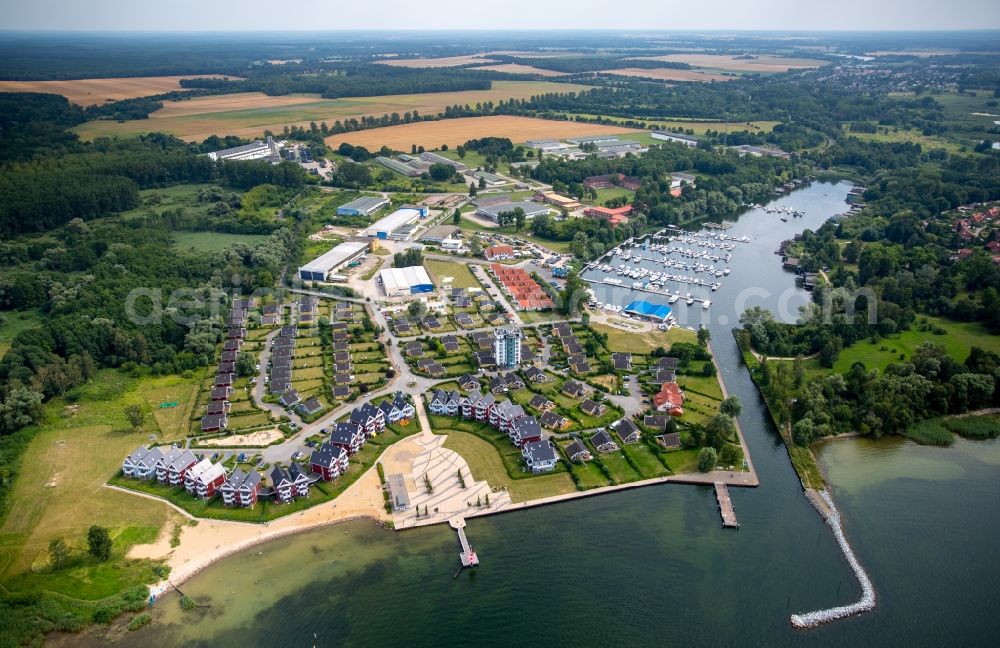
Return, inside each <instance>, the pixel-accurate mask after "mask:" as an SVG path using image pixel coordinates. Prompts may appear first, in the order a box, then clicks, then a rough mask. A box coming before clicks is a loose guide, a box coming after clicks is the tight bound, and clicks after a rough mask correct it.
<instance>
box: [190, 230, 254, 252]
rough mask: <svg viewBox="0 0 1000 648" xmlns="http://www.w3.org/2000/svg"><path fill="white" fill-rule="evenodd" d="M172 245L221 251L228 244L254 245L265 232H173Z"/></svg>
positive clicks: (192, 250)
mask: <svg viewBox="0 0 1000 648" xmlns="http://www.w3.org/2000/svg"><path fill="white" fill-rule="evenodd" d="M173 238H174V247H176V248H177V249H178V250H183V251H186V252H221V251H222V250H225V249H226V248H227V247H229V246H230V245H236V244H237V243H242V244H244V245H256V244H257V243H260V242H261V241H263V240H264V239H266V238H267V235H265V234H226V233H223V232H174V235H173Z"/></svg>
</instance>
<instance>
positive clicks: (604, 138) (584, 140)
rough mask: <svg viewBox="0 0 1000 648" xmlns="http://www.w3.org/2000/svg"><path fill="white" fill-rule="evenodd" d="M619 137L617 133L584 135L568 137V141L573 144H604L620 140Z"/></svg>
mask: <svg viewBox="0 0 1000 648" xmlns="http://www.w3.org/2000/svg"><path fill="white" fill-rule="evenodd" d="M619 139H620V138H619V137H618V136H617V135H584V136H582V137H567V138H566V141H567V142H572V143H573V144H604V143H609V142H618V141H619Z"/></svg>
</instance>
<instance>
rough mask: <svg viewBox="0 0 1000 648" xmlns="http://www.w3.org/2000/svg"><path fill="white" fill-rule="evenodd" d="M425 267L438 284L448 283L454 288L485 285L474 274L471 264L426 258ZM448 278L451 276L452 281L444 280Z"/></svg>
mask: <svg viewBox="0 0 1000 648" xmlns="http://www.w3.org/2000/svg"><path fill="white" fill-rule="evenodd" d="M424 267H425V268H427V272H428V273H430V275H431V278H432V279H433V280H434V283H435V284H436V285H438V286H441V285H447V286H450V287H452V288H480V289H481V288H482V287H483V286H482V284H481V283H479V280H478V279H476V278H475V277H474V276H473V275H472V272H471V271H470V270H469V266H468V265H465V264H462V263H458V262H457V261H434V260H431V259H426V260H425V261H424ZM446 278H450V279H451V281H450V282H447V283H446V282H445V281H444V280H445V279H446Z"/></svg>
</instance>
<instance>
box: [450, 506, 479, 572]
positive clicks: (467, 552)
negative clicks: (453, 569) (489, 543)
mask: <svg viewBox="0 0 1000 648" xmlns="http://www.w3.org/2000/svg"><path fill="white" fill-rule="evenodd" d="M448 524H449V525H451V528H453V529H455V530H456V531H457V532H458V541H459V543H461V545H462V552H461V553H459V554H458V557H459V559H460V560H461V561H462V567H475V566H476V565H478V564H479V556H477V555H476V552H475V551H473V550H472V547H471V546H469V539H468V538H466V537H465V518H452V519H450V520H448Z"/></svg>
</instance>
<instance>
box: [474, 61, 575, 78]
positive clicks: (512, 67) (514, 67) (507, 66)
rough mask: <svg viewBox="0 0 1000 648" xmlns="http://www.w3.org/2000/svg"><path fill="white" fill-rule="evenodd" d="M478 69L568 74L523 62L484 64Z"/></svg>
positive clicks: (548, 74)
mask: <svg viewBox="0 0 1000 648" xmlns="http://www.w3.org/2000/svg"><path fill="white" fill-rule="evenodd" d="M476 69H477V70H489V71H490V72H506V73H507V74H537V75H539V76H546V77H557V76H566V73H565V72H556V71H555V70H543V69H542V68H536V67H534V66H531V65H524V64H522V63H500V64H499V65H484V66H482V67H477V68H476Z"/></svg>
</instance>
